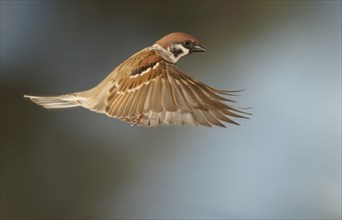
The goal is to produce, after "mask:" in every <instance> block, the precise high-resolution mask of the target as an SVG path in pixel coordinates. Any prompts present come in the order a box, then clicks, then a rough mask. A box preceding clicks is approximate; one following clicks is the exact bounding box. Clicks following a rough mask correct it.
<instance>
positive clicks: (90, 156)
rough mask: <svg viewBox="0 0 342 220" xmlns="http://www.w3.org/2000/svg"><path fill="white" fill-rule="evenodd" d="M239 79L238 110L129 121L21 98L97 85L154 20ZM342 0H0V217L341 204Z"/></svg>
mask: <svg viewBox="0 0 342 220" xmlns="http://www.w3.org/2000/svg"><path fill="white" fill-rule="evenodd" d="M175 31H182V32H186V33H189V34H191V35H193V36H195V37H196V38H198V39H199V41H200V42H201V44H203V45H204V47H205V48H206V49H207V52H206V53H204V54H196V55H191V56H188V57H186V58H184V59H183V60H182V61H181V62H180V64H179V65H180V66H181V67H182V69H184V71H185V72H188V73H189V74H190V75H192V76H194V77H196V78H197V79H199V80H201V81H203V82H205V83H207V84H209V85H211V86H214V87H217V88H222V89H230V90H236V89H247V91H245V92H243V93H242V94H241V96H239V97H236V98H235V100H237V101H238V105H239V106H242V107H250V106H252V107H254V108H253V109H252V113H253V116H252V118H251V119H250V120H243V121H239V122H240V123H241V124H242V126H240V127H238V126H228V128H227V129H221V128H212V129H207V128H192V127H184V128H181V127H166V128H153V129H146V128H140V127H130V126H129V125H128V124H125V123H123V122H121V121H118V120H113V119H110V118H107V117H105V116H104V115H100V114H95V113H93V112H90V111H87V110H85V109H81V108H75V109H68V110H61V111H48V110H45V109H43V108H41V107H39V106H36V105H34V104H33V103H30V102H29V101H28V100H25V99H24V98H23V95H24V94H29V95H57V94H63V93H68V92H74V91H80V90H85V89H88V88H91V87H93V86H95V85H96V84H97V83H98V82H99V81H101V80H102V79H103V78H104V77H105V76H107V74H108V73H109V72H111V71H112V70H113V69H114V68H115V67H116V66H117V65H118V64H120V63H121V62H122V61H123V60H125V59H126V58H128V57H129V56H131V55H132V54H134V53H135V52H137V51H138V50H140V49H143V48H144V47H146V46H149V45H151V44H153V42H155V41H156V40H158V39H159V38H160V37H162V36H163V35H165V34H168V33H170V32H175ZM340 113H341V2H339V1H299V2H295V1H274V2H273V1H242V2H236V1H232V2H230V1H161V2H159V1H127V2H124V1H1V218H2V219H18V218H19V219H29V218H30V219H70V218H74V219H104V218H105V219H117V218H120V219H128V218H148V219H149V218H160V219H162V218H172V219H176V218H201V219H209V218H211V219H212V218H224V219H227V218H234V219H235V218H255V219H256V218H284V219H287V218H322V219H328V218H341V208H340V207H341V196H340V195H341V188H340V186H341V168H340V165H341V135H340V134H341V114H340Z"/></svg>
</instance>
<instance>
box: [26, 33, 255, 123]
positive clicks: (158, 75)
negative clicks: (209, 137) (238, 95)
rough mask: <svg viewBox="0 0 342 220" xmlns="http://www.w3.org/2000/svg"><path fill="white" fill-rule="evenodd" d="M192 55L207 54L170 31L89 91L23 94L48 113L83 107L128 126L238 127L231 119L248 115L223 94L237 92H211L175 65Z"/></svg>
mask: <svg viewBox="0 0 342 220" xmlns="http://www.w3.org/2000/svg"><path fill="white" fill-rule="evenodd" d="M194 52H205V49H204V47H203V46H201V45H200V44H199V43H198V41H197V40H196V39H195V38H194V37H192V36H190V35H188V34H185V33H180V32H176V33H171V34H168V35H166V36H164V37H163V38H161V39H160V40H158V41H157V42H155V43H154V44H153V45H152V46H149V47H147V48H145V49H143V50H141V51H139V52H137V53H136V54H134V55H133V56H131V57H130V58H128V59H127V60H125V61H124V62H123V63H121V64H120V65H119V66H118V67H116V68H115V69H114V70H113V71H112V72H111V73H110V74H109V75H108V76H107V77H106V78H105V79H104V80H103V81H102V82H100V83H99V84H98V85H97V86H95V87H94V88H92V89H90V90H86V91H82V92H75V93H70V94H65V95H60V96H46V97H39V96H30V95H24V97H25V98H29V99H30V100H31V101H33V102H34V103H36V104H38V105H41V106H43V107H44V108H47V109H59V108H71V107H77V106H81V107H83V108H86V109H89V110H91V111H94V112H98V113H103V114H106V115H107V116H109V117H111V118H118V119H120V120H122V121H125V122H128V123H130V124H131V125H139V126H146V127H154V126H159V125H195V126H199V125H203V126H207V127H212V125H216V126H221V127H225V125H224V124H223V122H228V123H231V124H236V125H238V123H237V122H235V121H234V120H233V119H232V118H248V117H246V115H248V114H249V113H247V112H244V111H242V110H239V109H237V108H236V107H232V106H231V105H229V104H228V103H229V102H233V101H232V100H230V99H227V98H226V97H225V96H233V95H234V92H237V91H226V90H219V89H214V88H212V87H210V86H208V85H206V84H204V83H202V82H200V81H198V80H196V79H194V78H192V77H191V76H189V75H187V74H186V73H184V72H183V71H181V70H180V69H179V68H178V67H177V66H176V64H177V62H178V61H179V60H180V59H181V58H182V57H184V56H186V55H189V54H191V53H194Z"/></svg>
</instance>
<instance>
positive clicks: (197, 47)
mask: <svg viewBox="0 0 342 220" xmlns="http://www.w3.org/2000/svg"><path fill="white" fill-rule="evenodd" d="M191 52H205V49H204V47H203V46H201V45H199V44H197V45H195V46H194V47H193V48H192V49H191Z"/></svg>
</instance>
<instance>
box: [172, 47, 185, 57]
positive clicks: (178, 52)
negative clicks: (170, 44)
mask: <svg viewBox="0 0 342 220" xmlns="http://www.w3.org/2000/svg"><path fill="white" fill-rule="evenodd" d="M171 52H172V53H173V55H174V56H175V57H178V56H179V54H181V53H183V50H182V49H180V48H173V49H172V50H171Z"/></svg>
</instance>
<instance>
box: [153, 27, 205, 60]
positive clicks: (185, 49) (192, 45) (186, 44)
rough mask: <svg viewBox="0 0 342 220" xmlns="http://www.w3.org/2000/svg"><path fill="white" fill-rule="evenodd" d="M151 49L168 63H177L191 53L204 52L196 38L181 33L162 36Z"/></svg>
mask: <svg viewBox="0 0 342 220" xmlns="http://www.w3.org/2000/svg"><path fill="white" fill-rule="evenodd" d="M152 47H153V48H154V49H155V50H156V51H158V53H159V55H160V56H161V57H162V58H163V59H164V60H166V61H167V62H169V63H177V62H178V60H179V59H180V58H181V57H183V56H186V55H188V54H190V53H193V52H205V49H204V48H203V46H201V45H200V44H199V43H198V40H196V38H194V37H193V36H190V35H188V34H185V33H181V32H175V33H171V34H168V35H166V36H164V37H163V38H161V39H160V40H158V41H157V42H155V44H154V45H153V46H152Z"/></svg>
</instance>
